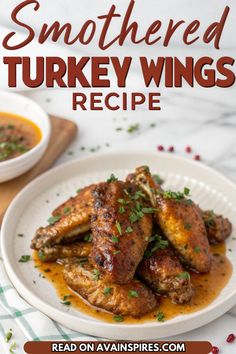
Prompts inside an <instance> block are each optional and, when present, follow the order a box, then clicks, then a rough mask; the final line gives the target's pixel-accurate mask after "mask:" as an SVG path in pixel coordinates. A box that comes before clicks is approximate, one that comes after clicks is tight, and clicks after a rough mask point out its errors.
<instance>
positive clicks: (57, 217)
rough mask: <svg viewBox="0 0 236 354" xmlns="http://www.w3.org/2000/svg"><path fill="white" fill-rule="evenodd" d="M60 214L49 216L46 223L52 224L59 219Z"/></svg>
mask: <svg viewBox="0 0 236 354" xmlns="http://www.w3.org/2000/svg"><path fill="white" fill-rule="evenodd" d="M60 218H61V217H60V215H55V216H51V217H50V218H49V219H48V223H49V225H54V224H55V223H56V222H57V221H59V220H60Z"/></svg>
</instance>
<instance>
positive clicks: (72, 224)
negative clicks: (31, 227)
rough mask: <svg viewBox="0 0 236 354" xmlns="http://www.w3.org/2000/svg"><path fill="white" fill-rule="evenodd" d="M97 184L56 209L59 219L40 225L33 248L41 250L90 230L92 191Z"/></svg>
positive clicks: (55, 214) (77, 237)
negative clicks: (51, 223)
mask: <svg viewBox="0 0 236 354" xmlns="http://www.w3.org/2000/svg"><path fill="white" fill-rule="evenodd" d="M94 188H95V185H91V186H88V187H86V188H83V189H82V190H81V191H80V192H79V193H78V195H77V196H76V197H73V198H70V199H69V200H68V201H67V202H65V203H64V204H62V205H61V206H60V207H58V208H57V209H55V210H54V212H53V216H54V217H58V220H57V221H56V222H55V223H54V224H53V225H48V226H46V227H40V228H39V229H38V230H37V231H36V235H35V237H34V238H33V240H32V242H31V248H33V249H36V250H39V249H41V248H42V247H45V246H47V247H51V246H54V245H59V244H61V243H66V242H70V241H73V240H77V239H80V238H81V234H83V233H84V232H86V231H89V230H90V218H91V211H92V204H93V197H92V195H93V194H92V193H93V190H94Z"/></svg>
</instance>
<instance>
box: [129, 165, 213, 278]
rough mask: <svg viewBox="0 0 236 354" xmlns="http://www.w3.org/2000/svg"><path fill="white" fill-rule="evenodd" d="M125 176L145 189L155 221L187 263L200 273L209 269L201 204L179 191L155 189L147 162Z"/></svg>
mask: <svg viewBox="0 0 236 354" xmlns="http://www.w3.org/2000/svg"><path fill="white" fill-rule="evenodd" d="M128 180H130V181H131V182H133V183H136V184H137V185H139V186H140V187H142V188H143V190H144V191H146V193H148V195H149V197H150V200H151V202H152V205H153V207H155V208H157V212H156V214H155V216H156V220H157V223H158V225H159V226H160V228H161V230H162V232H163V234H164V236H165V237H166V238H167V239H168V240H169V241H170V243H171V244H172V246H173V247H174V248H175V249H176V250H177V251H178V252H179V254H180V255H181V257H182V258H183V260H184V261H185V262H186V264H188V266H190V267H191V268H193V269H194V270H196V271H198V272H200V273H205V272H208V271H209V270H210V265H211V256H210V247H209V242H208V239H207V234H206V228H205V225H204V222H203V219H202V215H201V210H200V208H199V207H198V206H197V205H196V204H195V203H194V202H192V201H191V200H189V199H186V198H185V197H184V195H182V194H179V193H172V192H164V191H163V190H162V189H161V188H159V189H158V188H157V186H156V184H155V181H154V180H153V179H152V176H151V174H150V171H149V169H148V168H147V167H146V166H144V167H139V168H137V169H136V172H135V173H134V174H132V175H130V176H128Z"/></svg>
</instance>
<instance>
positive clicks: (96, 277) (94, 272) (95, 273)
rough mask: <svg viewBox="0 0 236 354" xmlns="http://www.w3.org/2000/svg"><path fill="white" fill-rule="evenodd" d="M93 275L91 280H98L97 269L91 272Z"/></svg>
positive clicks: (98, 273)
mask: <svg viewBox="0 0 236 354" xmlns="http://www.w3.org/2000/svg"><path fill="white" fill-rule="evenodd" d="M93 274H94V277H93V280H99V278H100V272H99V270H98V269H94V270H93Z"/></svg>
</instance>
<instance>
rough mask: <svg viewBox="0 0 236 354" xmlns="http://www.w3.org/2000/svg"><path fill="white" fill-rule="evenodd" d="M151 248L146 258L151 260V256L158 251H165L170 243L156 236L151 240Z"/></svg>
mask: <svg viewBox="0 0 236 354" xmlns="http://www.w3.org/2000/svg"><path fill="white" fill-rule="evenodd" d="M150 244H151V246H150V247H149V248H148V249H147V250H146V252H145V254H144V257H145V258H150V257H151V255H152V254H153V253H154V252H156V251H157V250H164V249H165V248H167V247H168V246H169V241H167V240H163V238H162V236H160V235H158V234H157V235H154V236H152V237H151V238H150Z"/></svg>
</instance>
